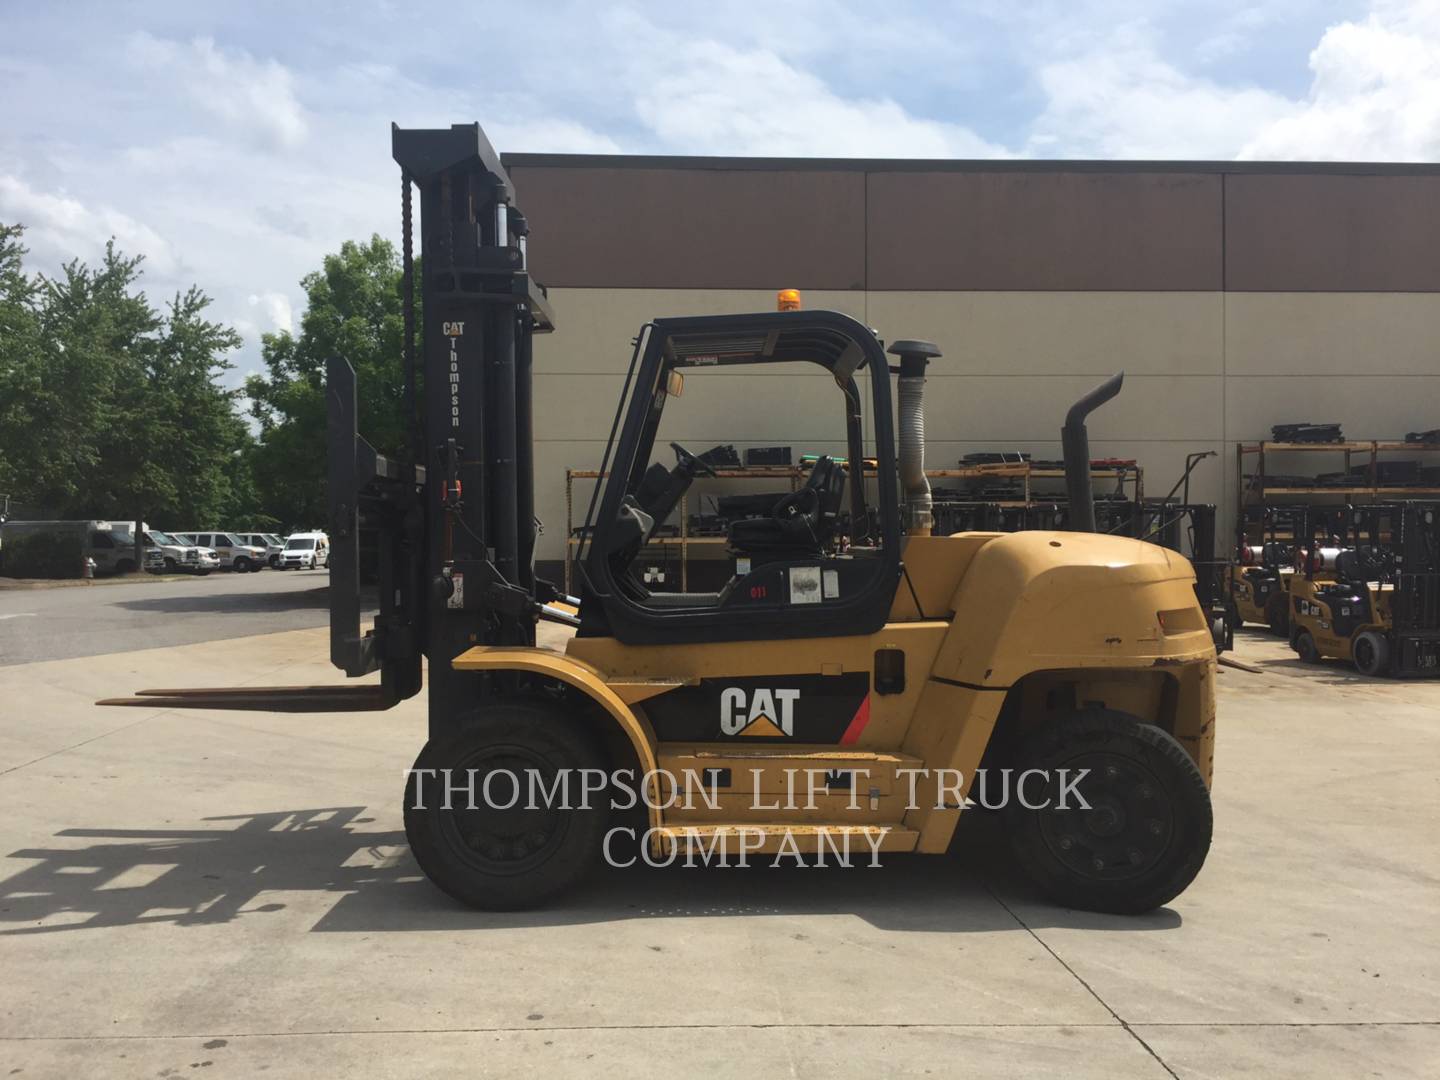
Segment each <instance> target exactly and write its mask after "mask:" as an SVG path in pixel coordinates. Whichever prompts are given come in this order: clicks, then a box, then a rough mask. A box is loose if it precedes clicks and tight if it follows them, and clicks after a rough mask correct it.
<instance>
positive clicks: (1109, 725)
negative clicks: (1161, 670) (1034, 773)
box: [1003, 709, 1214, 915]
mask: <svg viewBox="0 0 1440 1080" xmlns="http://www.w3.org/2000/svg"><path fill="white" fill-rule="evenodd" d="M1097 750H1104V751H1108V752H1113V753H1121V754H1124V755H1125V756H1129V757H1133V758H1137V759H1139V760H1140V761H1142V762H1143V763H1144V764H1145V765H1146V766H1147V767H1149V768H1150V769H1151V771H1152V772H1154V773H1155V774H1156V776H1157V777H1161V778H1164V779H1166V780H1168V781H1170V782H1171V787H1172V791H1171V796H1172V798H1173V799H1174V800H1175V801H1176V804H1177V810H1178V809H1185V810H1187V811H1188V815H1189V818H1190V820H1188V821H1187V820H1184V819H1183V818H1182V819H1181V821H1180V824H1179V825H1178V826H1177V829H1176V833H1177V840H1176V841H1175V843H1174V844H1172V847H1174V848H1177V849H1178V850H1176V853H1175V855H1176V857H1175V858H1173V859H1170V860H1169V861H1168V862H1167V863H1162V864H1161V866H1160V867H1157V868H1156V872H1154V873H1152V874H1148V875H1146V876H1144V877H1141V878H1138V879H1130V880H1127V881H1120V882H1101V881H1087V880H1082V879H1079V878H1077V877H1075V876H1074V875H1072V874H1070V873H1069V872H1068V871H1066V870H1064V868H1063V867H1059V866H1057V865H1056V864H1055V863H1054V861H1053V860H1052V859H1051V858H1050V857H1049V854H1048V851H1046V850H1045V848H1044V843H1043V840H1041V839H1040V836H1039V826H1038V814H1039V813H1040V812H1037V811H1030V810H1026V809H1025V808H1024V807H1023V806H1022V805H1021V804H1020V802H1019V800H1018V799H1013V798H1012V799H1011V800H1010V801H1009V802H1008V803H1007V804H1006V806H1005V809H1004V811H1003V817H1004V819H1005V824H1006V832H1007V835H1008V836H1009V838H1010V843H1011V849H1012V851H1013V852H1014V854H1015V858H1016V861H1017V862H1018V863H1019V864H1020V867H1021V869H1023V870H1024V871H1025V873H1026V874H1027V875H1028V876H1029V877H1030V878H1031V879H1032V880H1033V881H1034V882H1035V883H1036V884H1037V885H1039V886H1040V887H1041V888H1042V889H1043V890H1044V891H1045V892H1046V893H1047V894H1048V895H1049V896H1050V897H1051V899H1053V900H1055V901H1056V902H1057V903H1060V904H1062V905H1064V906H1066V907H1070V908H1080V909H1083V910H1087V911H1101V912H1106V913H1110V914H1117V915H1138V914H1142V913H1144V912H1147V911H1152V910H1154V909H1155V908H1157V907H1160V906H1162V905H1163V904H1166V903H1168V902H1169V901H1171V900H1173V899H1174V898H1175V897H1176V896H1178V895H1179V894H1180V893H1182V892H1183V891H1184V890H1185V889H1186V888H1187V887H1188V886H1189V884H1190V883H1191V882H1192V881H1193V880H1194V879H1195V876H1196V875H1197V874H1198V873H1199V872H1200V868H1201V867H1202V866H1203V865H1204V863H1205V857H1206V855H1207V853H1208V852H1209V850H1210V840H1211V836H1212V834H1213V830H1214V813H1213V810H1212V807H1211V803H1210V790H1209V787H1208V786H1207V785H1206V783H1205V779H1204V777H1203V776H1202V775H1201V774H1200V770H1199V769H1198V768H1197V767H1196V765H1195V762H1194V761H1193V760H1192V759H1191V757H1190V755H1189V754H1188V753H1186V752H1185V748H1184V747H1182V746H1181V745H1180V744H1179V743H1178V742H1176V741H1175V738H1174V737H1173V736H1172V735H1170V734H1169V733H1168V732H1166V731H1164V730H1163V729H1162V728H1159V727H1156V726H1155V725H1154V724H1147V723H1145V722H1143V721H1141V720H1138V719H1136V718H1135V717H1133V716H1130V715H1128V714H1126V713H1122V712H1118V711H1115V710H1110V709H1086V710H1084V711H1082V712H1078V713H1074V714H1072V715H1070V716H1067V717H1064V718H1062V719H1060V720H1059V721H1057V722H1054V723H1050V724H1046V725H1045V726H1044V727H1042V728H1040V729H1039V730H1037V731H1036V732H1034V733H1032V734H1031V735H1030V736H1029V738H1028V739H1026V741H1025V742H1024V744H1023V745H1022V749H1021V751H1020V757H1019V759H1018V760H1017V762H1016V765H1017V766H1018V767H1019V768H1027V767H1031V766H1034V767H1041V768H1044V767H1059V765H1060V764H1061V761H1060V760H1056V759H1064V758H1065V757H1067V756H1074V754H1075V753H1077V752H1084V751H1097ZM1049 763H1053V764H1049ZM1182 832H1183V833H1184V834H1185V835H1184V836H1183V837H1182V836H1180V834H1181V833H1182Z"/></svg>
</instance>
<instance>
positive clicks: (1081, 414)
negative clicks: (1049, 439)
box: [1060, 371, 1125, 532]
mask: <svg viewBox="0 0 1440 1080" xmlns="http://www.w3.org/2000/svg"><path fill="white" fill-rule="evenodd" d="M1124 381H1125V372H1123V371H1121V372H1117V373H1116V374H1114V375H1111V376H1110V378H1108V379H1106V380H1105V381H1104V382H1103V383H1101V384H1100V385H1099V386H1097V387H1095V389H1094V390H1091V391H1090V392H1089V393H1088V394H1086V395H1085V396H1084V397H1082V398H1081V399H1080V400H1079V401H1077V402H1075V404H1074V405H1071V406H1070V411H1069V412H1068V413H1066V414H1065V426H1064V427H1063V428H1061V429H1060V445H1061V447H1062V448H1063V455H1064V458H1065V493H1066V495H1067V496H1068V498H1069V501H1070V512H1069V514H1068V516H1067V528H1068V529H1069V531H1070V532H1094V531H1095V493H1094V492H1093V491H1092V490H1091V488H1090V433H1089V432H1088V431H1087V430H1086V429H1085V418H1086V417H1087V416H1089V415H1090V414H1091V413H1092V412H1094V411H1095V410H1096V409H1098V408H1099V407H1100V406H1101V405H1104V404H1105V403H1106V402H1107V401H1109V400H1110V399H1111V398H1113V397H1114V396H1115V395H1116V394H1118V393H1120V384H1121V383H1123V382H1124Z"/></svg>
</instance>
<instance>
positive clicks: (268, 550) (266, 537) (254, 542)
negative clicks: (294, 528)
mask: <svg viewBox="0 0 1440 1080" xmlns="http://www.w3.org/2000/svg"><path fill="white" fill-rule="evenodd" d="M235 535H236V536H238V537H239V538H240V539H241V540H242V541H244V542H245V543H247V544H249V545H250V546H251V547H258V548H264V549H265V565H266V566H270V567H278V566H279V565H280V555H281V554H282V553H283V552H284V551H285V541H284V540H283V539H282V538H281V537H278V536H276V535H275V534H274V533H236V534H235Z"/></svg>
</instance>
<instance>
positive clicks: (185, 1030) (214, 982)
mask: <svg viewBox="0 0 1440 1080" xmlns="http://www.w3.org/2000/svg"><path fill="white" fill-rule="evenodd" d="M277 576H282V575H277ZM238 644H239V645H240V647H236V646H237V642H234V641H228V642H227V641H217V642H208V643H203V644H192V645H186V646H182V647H178V648H171V649H160V650H148V651H135V652H123V653H111V654H109V655H103V656H92V657H88V658H85V659H79V660H62V661H53V662H46V663H32V664H19V665H13V666H9V667H4V668H0V701H3V702H5V703H6V705H5V706H4V707H3V716H0V855H3V857H0V971H3V972H4V973H5V976H6V978H5V979H4V980H3V981H0V1066H3V1068H4V1071H5V1072H7V1073H8V1072H10V1071H11V1070H15V1069H20V1070H23V1072H21V1073H16V1074H15V1075H19V1076H23V1077H24V1078H26V1080H29V1078H31V1077H36V1076H41V1077H49V1076H74V1075H106V1076H120V1077H128V1076H179V1075H190V1074H191V1073H192V1072H194V1073H199V1074H202V1075H206V1076H253V1075H258V1074H260V1073H261V1072H262V1071H263V1072H264V1075H266V1076H274V1077H287V1076H297V1077H299V1076H305V1077H313V1076H316V1075H357V1076H359V1075H366V1076H395V1077H412V1076H413V1077H423V1076H433V1075H436V1074H439V1073H449V1072H463V1073H465V1074H471V1075H482V1076H524V1075H535V1074H542V1075H552V1076H589V1075H597V1074H605V1075H630V1076H636V1077H650V1076H655V1077H659V1076H666V1077H673V1076H710V1075H715V1076H757V1075H774V1074H790V1075H797V1076H820V1075H824V1076H869V1077H873V1076H877V1075H899V1074H907V1075H925V1074H929V1075H934V1076H945V1075H970V1076H1016V1077H1019V1076H1035V1075H1048V1074H1054V1075H1066V1076H1076V1077H1105V1078H1113V1077H1131V1076H1134V1077H1161V1078H1163V1077H1166V1076H1180V1077H1186V1078H1189V1077H1211V1076H1213V1077H1233V1076H1257V1077H1259V1076H1264V1077H1267V1078H1268V1077H1277V1076H1316V1075H1355V1074H1360V1075H1380V1076H1387V1077H1388V1076H1416V1077H1421V1076H1433V1075H1435V1074H1436V1072H1437V1065H1440V980H1437V973H1440V945H1437V939H1436V935H1435V934H1434V932H1433V928H1434V925H1435V923H1436V916H1437V915H1440V887H1437V886H1440V850H1437V845H1436V844H1435V843H1434V836H1435V833H1436V826H1437V824H1440V800H1437V796H1436V788H1435V785H1436V776H1437V765H1440V727H1437V723H1436V721H1437V716H1440V711H1437V706H1440V684H1436V683H1430V684H1396V683H1382V682H1378V681H1372V680H1363V679H1360V678H1359V677H1358V676H1355V675H1353V674H1351V673H1349V672H1346V671H1344V670H1343V669H1341V668H1338V667H1337V668H1333V669H1326V670H1324V671H1319V672H1316V671H1304V670H1301V669H1299V667H1298V665H1297V664H1296V663H1294V662H1293V661H1291V660H1289V659H1288V655H1289V654H1288V652H1287V650H1285V649H1284V647H1283V644H1280V643H1275V642H1271V641H1269V640H1266V639H1263V638H1250V637H1247V638H1246V639H1245V640H1244V642H1242V646H1241V654H1242V655H1243V656H1245V657H1247V658H1249V659H1252V660H1255V661H1256V662H1258V663H1260V664H1261V665H1262V666H1263V667H1264V668H1265V671H1266V674H1264V675H1259V676H1255V675H1247V674H1245V673H1242V672H1238V671H1226V672H1225V673H1224V674H1223V675H1222V676H1221V694H1222V696H1221V724H1222V727H1221V730H1220V741H1219V751H1218V761H1217V774H1216V788H1215V800H1216V832H1215V837H1216V838H1215V845H1214V848H1213V849H1212V852H1211V856H1210V860H1209V863H1208V864H1207V866H1206V868H1205V870H1204V871H1203V872H1202V874H1201V876H1200V878H1199V879H1198V880H1197V881H1196V883H1195V884H1194V885H1193V886H1192V887H1191V888H1190V889H1189V890H1188V891H1187V892H1186V893H1185V894H1184V895H1183V896H1181V897H1180V898H1179V899H1178V900H1176V901H1175V902H1174V904H1173V905H1171V907H1170V908H1168V909H1163V910H1161V911H1159V912H1156V913H1154V914H1152V915H1149V916H1145V917H1142V918H1138V919H1124V918H1116V917H1108V916H1099V915H1090V914H1084V913H1076V912H1069V911H1064V910H1061V909H1057V908H1053V907H1050V906H1049V905H1047V904H1044V903H1043V902H1040V901H1039V900H1037V899H1036V898H1035V897H1034V896H1033V894H1032V893H1031V892H1030V891H1029V890H1028V889H1027V888H1026V886H1025V885H1024V884H1023V883H1022V882H1020V881H1018V880H1016V879H1015V878H1014V876H1013V875H1012V874H1011V873H1010V871H1009V869H1008V866H1007V864H1006V862H1005V859H1004V858H1003V854H1002V853H1001V851H1000V849H999V843H998V837H997V836H996V835H995V833H994V830H993V827H992V823H991V821H989V820H987V819H984V818H981V817H976V818H974V819H973V820H972V821H970V822H969V826H968V828H967V829H966V830H965V833H964V834H963V835H962V837H961V838H960V840H959V841H958V842H957V847H958V849H959V850H958V853H957V855H956V856H955V857H953V858H932V859H922V858H918V857H915V858H892V859H890V860H888V861H887V865H886V866H885V867H883V868H882V869H880V870H853V871H849V872H841V871H817V870H796V869H785V870H767V869H762V868H752V869H750V870H738V869H730V870H685V869H683V868H675V869H671V870H606V871H605V872H603V873H602V874H600V875H599V876H598V877H597V878H596V879H595V880H594V881H593V882H591V883H590V884H589V885H588V886H587V887H586V888H585V889H584V890H582V891H581V892H580V893H578V894H576V895H574V896H572V897H568V898H566V899H565V900H563V901H561V902H560V903H559V904H558V905H556V906H555V907H553V908H551V909H548V910H545V911H539V912H528V913H516V914H505V915H499V914H490V913H478V912H472V911H468V910H465V909H461V908H458V907H457V906H455V905H454V904H453V903H451V902H450V901H449V900H448V899H446V898H445V897H444V896H442V895H441V894H439V893H438V892H437V891H436V890H434V889H433V888H432V887H431V886H430V885H429V884H428V883H427V882H425V881H424V880H423V879H422V878H420V877H419V875H418V872H417V870H416V868H415V866H414V864H413V862H412V861H411V860H410V858H409V856H408V853H407V851H406V849H405V847H404V838H403V833H402V831H401V826H400V819H399V804H400V791H401V770H402V769H403V768H404V767H405V766H407V765H408V764H409V763H410V762H411V760H412V759H413V757H414V754H415V753H416V751H417V750H418V748H419V746H420V743H421V740H422V738H423V730H424V723H423V712H422V710H421V708H420V706H419V704H418V703H417V702H413V701H412V702H407V703H406V704H404V705H402V706H401V707H399V708H397V709H395V710H393V711H391V712H389V713H378V714H363V713H362V714H350V715H300V716H282V715H272V714H263V713H253V714H247V713H229V714H225V713H211V714H207V713H202V712H184V711H173V710H172V711H165V710H149V709H145V710H120V709H99V708H95V707H94V706H92V705H91V704H90V702H91V701H93V700H94V699H95V698H97V697H101V696H108V695H113V694H117V693H125V692H128V691H130V690H133V689H136V688H139V687H142V686H147V685H177V684H194V685H226V684H242V683H248V684H259V683H269V682H274V683H291V684H293V683H308V682H325V681H330V680H331V679H332V678H333V677H334V676H335V675H336V674H338V673H334V672H332V671H331V670H330V669H329V667H328V665H326V663H325V640H324V633H323V632H322V631H298V632H289V633H282V634H272V635H267V636H264V637H255V638H246V639H244V640H243V642H240V643H238Z"/></svg>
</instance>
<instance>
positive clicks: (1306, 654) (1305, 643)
mask: <svg viewBox="0 0 1440 1080" xmlns="http://www.w3.org/2000/svg"><path fill="white" fill-rule="evenodd" d="M1294 636H1295V640H1294V641H1293V642H1291V645H1292V646H1293V647H1294V649H1295V655H1297V656H1299V657H1300V662H1301V663H1302V664H1318V663H1319V662H1320V650H1319V649H1317V648H1316V647H1315V639H1314V638H1313V637H1311V636H1310V631H1309V630H1297V631H1296V632H1295V635H1294Z"/></svg>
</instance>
